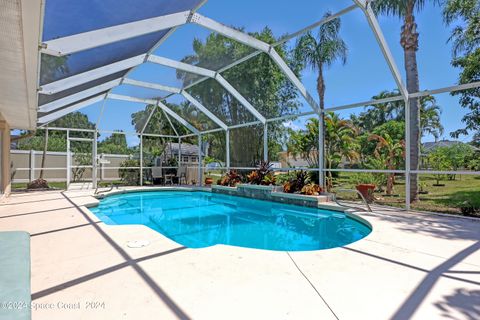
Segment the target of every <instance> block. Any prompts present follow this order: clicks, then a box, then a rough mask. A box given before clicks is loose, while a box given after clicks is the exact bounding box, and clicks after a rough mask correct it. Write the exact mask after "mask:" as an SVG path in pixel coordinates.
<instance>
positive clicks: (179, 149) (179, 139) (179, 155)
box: [178, 137, 182, 167]
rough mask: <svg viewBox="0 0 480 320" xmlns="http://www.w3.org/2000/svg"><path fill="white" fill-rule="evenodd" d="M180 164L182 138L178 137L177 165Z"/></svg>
mask: <svg viewBox="0 0 480 320" xmlns="http://www.w3.org/2000/svg"><path fill="white" fill-rule="evenodd" d="M181 165H182V138H180V137H179V138H178V167H180V166H181Z"/></svg>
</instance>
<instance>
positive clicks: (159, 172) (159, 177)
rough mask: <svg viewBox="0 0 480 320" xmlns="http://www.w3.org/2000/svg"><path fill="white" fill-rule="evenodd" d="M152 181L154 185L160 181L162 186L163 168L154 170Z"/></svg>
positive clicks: (157, 167) (154, 168)
mask: <svg viewBox="0 0 480 320" xmlns="http://www.w3.org/2000/svg"><path fill="white" fill-rule="evenodd" d="M152 180H153V184H156V182H157V181H159V183H160V184H163V169H162V166H156V167H153V168H152Z"/></svg>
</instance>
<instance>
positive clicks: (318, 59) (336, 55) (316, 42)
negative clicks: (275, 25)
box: [295, 12, 348, 110]
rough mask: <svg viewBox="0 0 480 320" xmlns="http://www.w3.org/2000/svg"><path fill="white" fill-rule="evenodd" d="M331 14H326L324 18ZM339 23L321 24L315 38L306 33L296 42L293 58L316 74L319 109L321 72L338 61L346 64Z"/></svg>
mask: <svg viewBox="0 0 480 320" xmlns="http://www.w3.org/2000/svg"><path fill="white" fill-rule="evenodd" d="M331 15H332V14H331V13H330V12H327V13H326V14H325V15H324V18H328V17H329V16H331ZM340 27H341V22H340V19H339V18H336V19H333V20H331V21H329V22H327V23H325V24H322V25H321V26H320V28H319V29H318V34H317V37H315V36H314V35H313V34H312V33H311V32H307V33H306V34H305V35H303V36H302V37H300V39H299V40H298V41H297V45H296V48H295V56H296V57H297V59H298V60H299V61H301V62H302V63H303V64H304V66H309V67H310V68H312V70H313V71H317V72H318V77H317V92H318V97H319V99H320V108H321V109H322V110H323V109H324V108H325V89H326V86H325V79H324V75H323V72H324V70H325V69H326V68H328V67H330V66H331V65H332V64H333V63H334V62H335V61H337V60H338V59H340V60H341V62H342V63H343V64H345V63H346V62H347V52H348V49H347V45H346V44H345V42H344V41H343V40H342V39H341V38H340V35H339V33H340Z"/></svg>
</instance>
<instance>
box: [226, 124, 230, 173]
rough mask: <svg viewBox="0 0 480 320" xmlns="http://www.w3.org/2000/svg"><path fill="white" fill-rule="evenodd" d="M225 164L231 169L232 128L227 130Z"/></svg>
mask: <svg viewBox="0 0 480 320" xmlns="http://www.w3.org/2000/svg"><path fill="white" fill-rule="evenodd" d="M225 150H226V151H225V153H226V154H225V161H226V163H225V166H226V167H227V170H228V171H230V130H227V131H225Z"/></svg>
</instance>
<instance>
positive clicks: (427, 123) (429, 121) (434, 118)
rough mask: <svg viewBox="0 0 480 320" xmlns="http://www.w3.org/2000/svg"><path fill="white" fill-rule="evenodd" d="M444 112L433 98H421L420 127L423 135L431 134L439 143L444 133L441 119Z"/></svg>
mask: <svg viewBox="0 0 480 320" xmlns="http://www.w3.org/2000/svg"><path fill="white" fill-rule="evenodd" d="M441 114H442V110H441V108H440V106H439V105H438V104H437V100H436V99H435V97H433V96H425V97H421V98H420V126H421V128H422V135H425V134H431V135H432V136H433V137H434V138H435V141H437V140H438V139H439V138H440V137H441V136H442V135H443V132H444V128H443V125H442V122H441V119H440V115H441Z"/></svg>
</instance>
